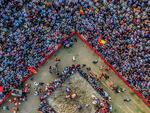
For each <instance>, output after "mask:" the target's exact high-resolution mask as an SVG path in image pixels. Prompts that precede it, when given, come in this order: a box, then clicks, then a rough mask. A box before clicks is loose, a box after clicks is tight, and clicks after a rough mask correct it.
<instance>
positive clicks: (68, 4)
mask: <svg viewBox="0 0 150 113" xmlns="http://www.w3.org/2000/svg"><path fill="white" fill-rule="evenodd" d="M149 5H150V2H149V1H148V0H140V1H137V0H125V1H124V0H102V1H101V2H100V1H98V0H94V2H93V1H92V0H55V1H54V2H47V1H43V0H11V1H9V0H0V7H1V9H0V32H1V35H0V85H2V86H4V92H3V93H0V100H2V99H3V98H4V97H5V96H6V94H7V93H8V91H10V90H11V88H12V87H16V86H18V85H20V84H21V81H22V80H23V79H24V78H25V77H26V76H27V75H29V74H30V72H29V71H28V70H27V68H28V67H29V66H33V67H35V68H38V66H39V64H40V63H41V62H42V61H43V60H44V58H45V57H46V56H47V55H48V54H49V53H51V52H52V51H54V50H55V49H56V48H57V45H58V44H59V43H61V41H62V39H63V38H64V37H67V36H68V35H69V34H70V33H72V32H74V31H79V32H80V33H81V34H82V35H84V37H85V38H86V39H87V40H88V41H89V43H91V45H92V46H93V47H95V48H96V49H97V51H99V52H100V53H102V55H103V56H104V57H105V58H106V59H107V60H108V61H109V62H110V63H111V64H112V65H113V66H114V67H115V68H116V69H117V71H119V72H120V74H121V75H122V76H123V77H124V78H125V79H126V80H127V81H128V82H129V83H130V84H131V85H132V86H134V87H135V88H136V89H137V90H139V91H140V92H141V93H142V94H143V96H144V97H145V98H146V97H149V96H150V92H149V91H150V90H149V88H150V81H149V78H148V77H149V73H150V71H149V62H150V59H149V58H150V54H149V53H150V49H149V40H148V39H149V36H150V35H149V29H148V27H149V24H148V23H149V20H148V12H150V11H149V10H150V9H149V8H148V6H149ZM99 37H100V38H103V39H105V40H106V41H107V43H106V44H105V45H103V46H100V45H99V43H98V40H99Z"/></svg>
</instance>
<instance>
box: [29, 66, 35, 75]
mask: <svg viewBox="0 0 150 113" xmlns="http://www.w3.org/2000/svg"><path fill="white" fill-rule="evenodd" d="M28 70H29V71H30V72H31V73H33V74H36V73H37V71H36V69H35V67H32V66H29V67H28Z"/></svg>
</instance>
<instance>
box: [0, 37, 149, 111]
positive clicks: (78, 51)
mask: <svg viewBox="0 0 150 113" xmlns="http://www.w3.org/2000/svg"><path fill="white" fill-rule="evenodd" d="M73 56H76V61H75V62H74V63H79V64H86V65H87V66H88V67H91V71H92V72H93V73H95V74H97V75H98V76H100V74H101V73H100V70H99V69H100V68H101V67H102V66H103V67H107V65H106V64H105V63H104V62H103V61H102V60H101V59H100V58H99V57H98V56H97V55H96V54H95V53H94V52H93V51H91V50H90V49H89V48H88V47H87V46H86V45H85V44H84V43H83V42H82V41H81V40H78V42H77V43H75V45H74V46H73V47H71V48H68V49H64V48H61V49H60V50H59V51H58V52H57V53H56V54H55V55H53V57H52V58H50V59H49V60H48V61H47V63H46V64H44V65H43V66H42V67H41V68H40V69H39V71H38V73H37V74H36V75H34V81H37V82H44V83H49V82H52V81H53V80H54V79H55V78H57V76H56V75H52V74H49V66H50V65H52V64H53V62H54V59H55V58H56V57H57V58H60V59H61V62H60V64H59V69H60V70H62V69H63V68H64V67H65V66H70V65H72V64H73V62H72V57H73ZM95 59H97V60H98V64H96V65H95V64H93V63H92V61H93V60H95ZM107 74H108V75H109V77H110V78H109V79H108V80H105V79H102V80H101V83H102V87H103V88H104V90H106V91H107V92H108V93H109V94H110V96H111V97H112V101H111V104H112V105H113V113H149V112H150V108H149V107H147V106H146V105H145V104H144V103H143V101H142V100H141V99H140V98H139V97H137V96H136V94H135V93H134V92H133V91H132V90H131V89H129V88H128V87H127V86H126V85H125V83H123V82H122V81H121V80H120V79H119V78H118V76H117V75H116V74H115V73H114V72H113V71H112V70H111V71H109V72H107ZM109 82H113V83H114V84H115V85H118V86H120V87H122V88H125V89H126V92H124V93H119V94H116V93H115V92H114V91H113V90H112V89H111V87H110V86H109V85H108V84H109ZM28 83H30V84H31V86H32V90H31V93H30V94H29V95H28V100H27V101H26V102H24V103H22V104H21V105H20V111H19V113H38V111H37V108H38V105H39V102H40V101H39V98H38V96H34V92H33V90H34V87H35V86H34V85H33V81H31V80H29V81H28ZM127 97H128V98H130V99H131V101H130V102H124V101H123V100H124V99H125V98H127ZM6 104H7V105H8V106H11V105H10V104H9V103H8V102H6V103H5V105H6ZM10 109H11V107H10ZM0 113H11V111H3V110H2V108H0ZM69 113H70V112H69ZM91 113H92V112H91Z"/></svg>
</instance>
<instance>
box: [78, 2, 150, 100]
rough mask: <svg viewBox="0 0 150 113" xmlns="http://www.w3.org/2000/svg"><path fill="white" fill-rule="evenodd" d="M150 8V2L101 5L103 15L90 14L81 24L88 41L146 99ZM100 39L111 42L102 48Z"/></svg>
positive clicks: (149, 48) (148, 92)
mask: <svg viewBox="0 0 150 113" xmlns="http://www.w3.org/2000/svg"><path fill="white" fill-rule="evenodd" d="M149 5H150V2H148V0H140V1H134V0H127V2H122V3H110V4H107V7H101V6H100V5H98V8H99V9H97V10H99V12H98V13H96V12H95V13H94V14H93V13H92V14H90V13H87V14H86V15H85V16H84V17H83V19H82V22H80V23H79V25H78V26H79V29H80V30H79V31H80V33H81V34H83V35H84V37H85V38H86V39H87V40H88V42H89V43H90V44H91V45H92V46H93V47H94V48H96V50H97V51H98V52H100V53H101V54H102V55H103V56H104V57H105V58H106V59H107V61H108V62H109V63H111V64H112V65H113V67H115V69H116V70H117V71H118V72H119V73H120V74H121V75H122V76H123V77H124V78H125V79H126V80H127V81H128V82H129V83H130V84H131V85H132V86H133V87H135V88H136V89H137V90H138V91H140V92H141V93H142V95H143V96H144V97H145V98H147V97H149V96H150V90H149V89H150V81H149V73H150V71H149V63H150V54H149V53H150V46H149V43H150V42H149V38H150V34H149V24H148V23H149V20H148V12H150V9H149V8H148V6H149ZM81 26H82V27H81ZM99 38H102V39H104V40H105V41H106V42H107V43H106V44H105V45H103V46H101V45H100V44H99V41H98V40H99Z"/></svg>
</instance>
